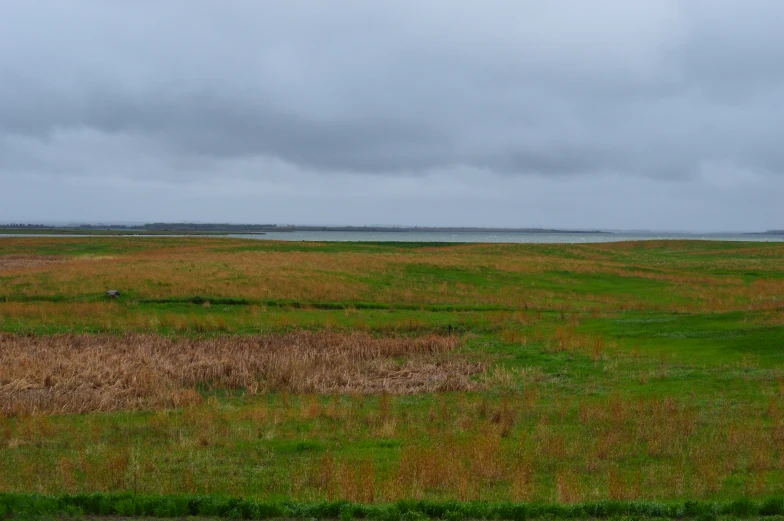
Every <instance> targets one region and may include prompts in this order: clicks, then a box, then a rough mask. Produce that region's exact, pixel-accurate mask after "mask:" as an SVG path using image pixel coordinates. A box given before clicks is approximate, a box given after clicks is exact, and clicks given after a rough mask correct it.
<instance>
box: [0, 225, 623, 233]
mask: <svg viewBox="0 0 784 521" xmlns="http://www.w3.org/2000/svg"><path fill="white" fill-rule="evenodd" d="M288 232H375V233H378V232H401V233H405V232H409V233H410V232H441V233H460V232H467V233H477V232H479V233H549V234H553V233H561V234H613V232H606V231H601V230H562V229H550V228H481V227H438V226H420V227H410V226H406V227H403V226H389V227H387V226H298V225H282V226H277V225H228V224H227V225H223V224H187V223H172V224H165V223H160V224H159V223H156V224H151V225H144V226H138V227H136V226H106V227H102V226H95V225H83V226H62V227H61V226H37V225H24V226H0V234H14V235H44V234H46V235H52V234H54V235H60V234H62V235H65V234H67V235H237V234H242V235H264V234H266V233H288Z"/></svg>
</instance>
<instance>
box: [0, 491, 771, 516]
mask: <svg viewBox="0 0 784 521" xmlns="http://www.w3.org/2000/svg"><path fill="white" fill-rule="evenodd" d="M64 515H66V516H79V515H98V516H139V517H159V518H172V517H187V516H202V517H215V516H217V517H222V518H231V519H272V518H297V519H340V520H341V521H348V520H350V519H378V520H381V521H418V520H426V519H443V520H447V521H460V520H463V519H497V520H507V519H508V520H514V521H522V520H526V519H542V518H547V519H552V518H556V519H584V518H597V519H608V518H613V519H614V518H623V517H633V518H659V519H684V518H687V519H688V518H696V519H701V520H702V519H715V518H718V517H723V518H738V519H747V518H756V517H771V516H782V515H784V499H782V498H769V499H765V500H751V499H737V500H734V501H715V502H714V501H686V502H678V503H658V502H650V501H597V502H589V503H579V504H574V505H564V504H529V503H511V502H499V503H494V502H482V501H472V502H458V501H415V500H407V501H399V502H397V503H389V504H361V503H351V502H348V501H321V502H295V501H277V502H257V501H254V500H251V499H240V498H231V497H222V496H209V495H202V496H199V495H190V496H175V495H171V496H167V495H160V496H138V495H134V494H131V493H122V494H107V493H92V494H73V495H71V494H65V495H58V496H46V495H40V494H26V493H0V519H6V518H29V517H41V516H64Z"/></svg>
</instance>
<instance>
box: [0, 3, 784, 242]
mask: <svg viewBox="0 0 784 521" xmlns="http://www.w3.org/2000/svg"><path fill="white" fill-rule="evenodd" d="M782 20H784V1H781V0H737V1H731V0H683V1H676V0H672V1H669V0H635V1H624V0H591V1H585V0H572V1H567V0H538V1H532V0H529V1H526V0H509V1H501V0H498V1H493V0H490V1H488V0H484V1H481V2H480V1H475V2H474V1H472V2H469V1H464V2H463V1H461V2H456V1H454V0H439V1H428V0H410V1H409V0H394V1H392V0H390V1H378V2H376V1H372V2H369V1H366V0H357V1H340V0H330V1H328V2H325V1H321V0H313V1H297V0H281V1H274V0H249V1H230V0H229V1H226V0H221V1H217V0H213V1H199V0H182V1H166V0H164V1H158V0H155V1H153V0H134V1H113V0H93V1H88V0H52V1H44V2H30V1H23V0H0V221H52V220H57V221H145V222H147V221H185V220H187V221H205V222H208V221H212V222H214V221H218V222H251V223H268V222H275V223H300V224H305V223H328V224H403V225H465V226H514V227H518V226H520V227H526V226H532V227H576V228H614V229H624V228H625V229H631V228H649V229H679V230H704V231H712V230H758V229H769V228H784V31H782V28H781V23H782Z"/></svg>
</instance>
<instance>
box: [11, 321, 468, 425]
mask: <svg viewBox="0 0 784 521" xmlns="http://www.w3.org/2000/svg"><path fill="white" fill-rule="evenodd" d="M458 344H459V340H458V339H457V338H455V337H447V336H438V335H430V336H425V337H418V338H410V337H402V336H401V337H383V338H377V337H373V336H370V335H367V334H363V333H351V334H347V333H336V332H328V331H322V332H304V331H300V332H294V333H289V334H285V335H260V336H217V337H210V338H201V339H196V338H169V337H164V336H160V335H153V334H128V335H125V336H109V335H56V336H45V337H39V336H18V335H5V336H0V413H2V415H6V416H8V415H18V414H27V413H34V412H49V413H52V412H54V413H59V412H88V411H109V410H119V409H144V408H161V407H172V406H174V407H176V406H182V405H187V404H189V403H194V402H198V401H200V400H201V395H200V394H199V393H198V392H197V391H196V390H197V389H198V388H207V389H211V388H212V389H245V390H247V391H248V392H249V393H251V394H252V393H257V392H264V391H272V390H275V391H289V392H297V393H323V394H326V393H391V394H413V393H420V392H433V391H441V390H470V389H473V388H474V387H475V386H476V385H477V384H475V383H474V382H472V381H471V380H470V379H469V377H470V376H471V375H473V374H477V373H479V372H480V371H482V369H483V365H482V364H481V363H478V362H471V361H468V360H465V359H464V358H461V357H459V356H456V355H455V354H453V353H450V352H451V351H453V350H454V349H455V348H456V347H457V346H458Z"/></svg>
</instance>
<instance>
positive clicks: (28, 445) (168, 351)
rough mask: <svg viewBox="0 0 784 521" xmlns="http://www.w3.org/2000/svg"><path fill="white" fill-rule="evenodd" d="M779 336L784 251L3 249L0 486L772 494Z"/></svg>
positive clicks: (292, 496) (374, 493)
mask: <svg viewBox="0 0 784 521" xmlns="http://www.w3.org/2000/svg"><path fill="white" fill-rule="evenodd" d="M107 289H117V290H120V291H121V293H122V295H121V297H120V298H119V299H108V298H106V297H105V296H104V293H105V291H106V290H107ZM783 326H784V244H781V243H740V242H732V243H730V242H707V241H706V242H702V241H646V242H627V243H603V244H581V245H566V244H559V245H553V244H546V245H545V244H527V245H499V244H480V245H456V244H405V243H395V244H393V243H386V244H384V243H378V244H376V243H283V242H271V241H250V240H235V239H223V238H222V239H216V238H142V237H124V238H108V237H84V238H32V237H25V238H22V237H19V238H4V239H0V492H18V493H27V492H39V493H45V494H63V493H71V494H73V493H81V492H131V493H136V494H217V495H229V496H238V497H246V498H254V499H257V500H265V501H266V500H283V499H289V500H297V501H315V500H335V499H347V500H350V501H355V502H361V503H379V502H391V501H397V500H400V499H427V500H457V501H468V500H477V499H479V500H488V501H505V500H513V501H522V502H529V503H530V502H546V503H569V504H571V503H578V502H586V501H599V500H657V501H664V502H667V501H684V500H690V499H704V500H718V499H721V500H733V499H738V498H770V497H773V496H777V495H781V494H782V493H784V327H783Z"/></svg>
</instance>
